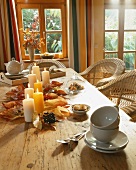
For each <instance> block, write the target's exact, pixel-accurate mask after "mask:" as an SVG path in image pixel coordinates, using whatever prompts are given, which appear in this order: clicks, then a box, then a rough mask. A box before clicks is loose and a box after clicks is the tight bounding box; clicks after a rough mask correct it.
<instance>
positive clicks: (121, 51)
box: [104, 3, 136, 66]
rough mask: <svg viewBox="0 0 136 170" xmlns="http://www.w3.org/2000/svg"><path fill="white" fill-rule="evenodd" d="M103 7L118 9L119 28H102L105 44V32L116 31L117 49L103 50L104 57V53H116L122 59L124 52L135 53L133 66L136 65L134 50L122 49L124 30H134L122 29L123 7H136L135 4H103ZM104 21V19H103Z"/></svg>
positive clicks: (135, 51)
mask: <svg viewBox="0 0 136 170" xmlns="http://www.w3.org/2000/svg"><path fill="white" fill-rule="evenodd" d="M104 9H118V10H119V28H118V30H105V29H104V44H105V32H118V51H112V52H105V51H104V58H105V54H114V53H117V54H118V58H120V59H122V60H123V54H124V53H131V52H132V53H133V52H134V53H135V66H136V50H133V51H127V50H126V51H124V48H123V47H124V32H133V31H135V32H136V30H125V29H124V18H125V9H136V4H128V5H127V6H125V4H123V3H121V4H115V5H113V4H108V3H107V4H105V8H104ZM104 18H105V12H104ZM104 23H105V20H104Z"/></svg>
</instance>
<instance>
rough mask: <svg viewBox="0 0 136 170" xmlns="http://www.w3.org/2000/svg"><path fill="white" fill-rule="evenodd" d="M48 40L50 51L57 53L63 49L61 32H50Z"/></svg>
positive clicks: (48, 49)
mask: <svg viewBox="0 0 136 170" xmlns="http://www.w3.org/2000/svg"><path fill="white" fill-rule="evenodd" d="M46 41H47V51H48V52H50V53H57V52H60V51H62V35H61V34H60V33H48V34H47V37H46Z"/></svg>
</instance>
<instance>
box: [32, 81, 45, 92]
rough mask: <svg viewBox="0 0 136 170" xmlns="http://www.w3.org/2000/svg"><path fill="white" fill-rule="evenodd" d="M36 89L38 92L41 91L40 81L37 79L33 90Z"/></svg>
mask: <svg viewBox="0 0 136 170" xmlns="http://www.w3.org/2000/svg"><path fill="white" fill-rule="evenodd" d="M37 89H38V91H39V92H42V91H43V89H42V82H39V81H38V80H37V82H36V83H34V91H35V92H36V91H37Z"/></svg>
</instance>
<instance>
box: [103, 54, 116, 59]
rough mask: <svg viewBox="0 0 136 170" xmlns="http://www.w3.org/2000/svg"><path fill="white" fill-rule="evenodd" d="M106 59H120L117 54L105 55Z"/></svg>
mask: <svg viewBox="0 0 136 170" xmlns="http://www.w3.org/2000/svg"><path fill="white" fill-rule="evenodd" d="M105 58H118V54H117V53H111V54H105Z"/></svg>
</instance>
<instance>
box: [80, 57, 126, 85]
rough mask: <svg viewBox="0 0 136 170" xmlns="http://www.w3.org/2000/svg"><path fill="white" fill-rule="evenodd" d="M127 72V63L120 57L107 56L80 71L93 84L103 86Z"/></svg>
mask: <svg viewBox="0 0 136 170" xmlns="http://www.w3.org/2000/svg"><path fill="white" fill-rule="evenodd" d="M124 72H125V63H124V61H123V60H121V59H118V58H107V59H103V60H100V61H98V62H97V63H95V64H93V65H91V66H89V67H88V68H87V69H85V71H83V72H81V73H79V74H80V75H81V76H83V77H84V78H85V79H87V80H88V81H89V82H90V83H92V84H93V85H96V86H97V87H98V86H101V85H104V84H106V83H108V82H109V81H111V80H112V79H114V78H116V77H117V76H119V75H121V74H123V73H124Z"/></svg>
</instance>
